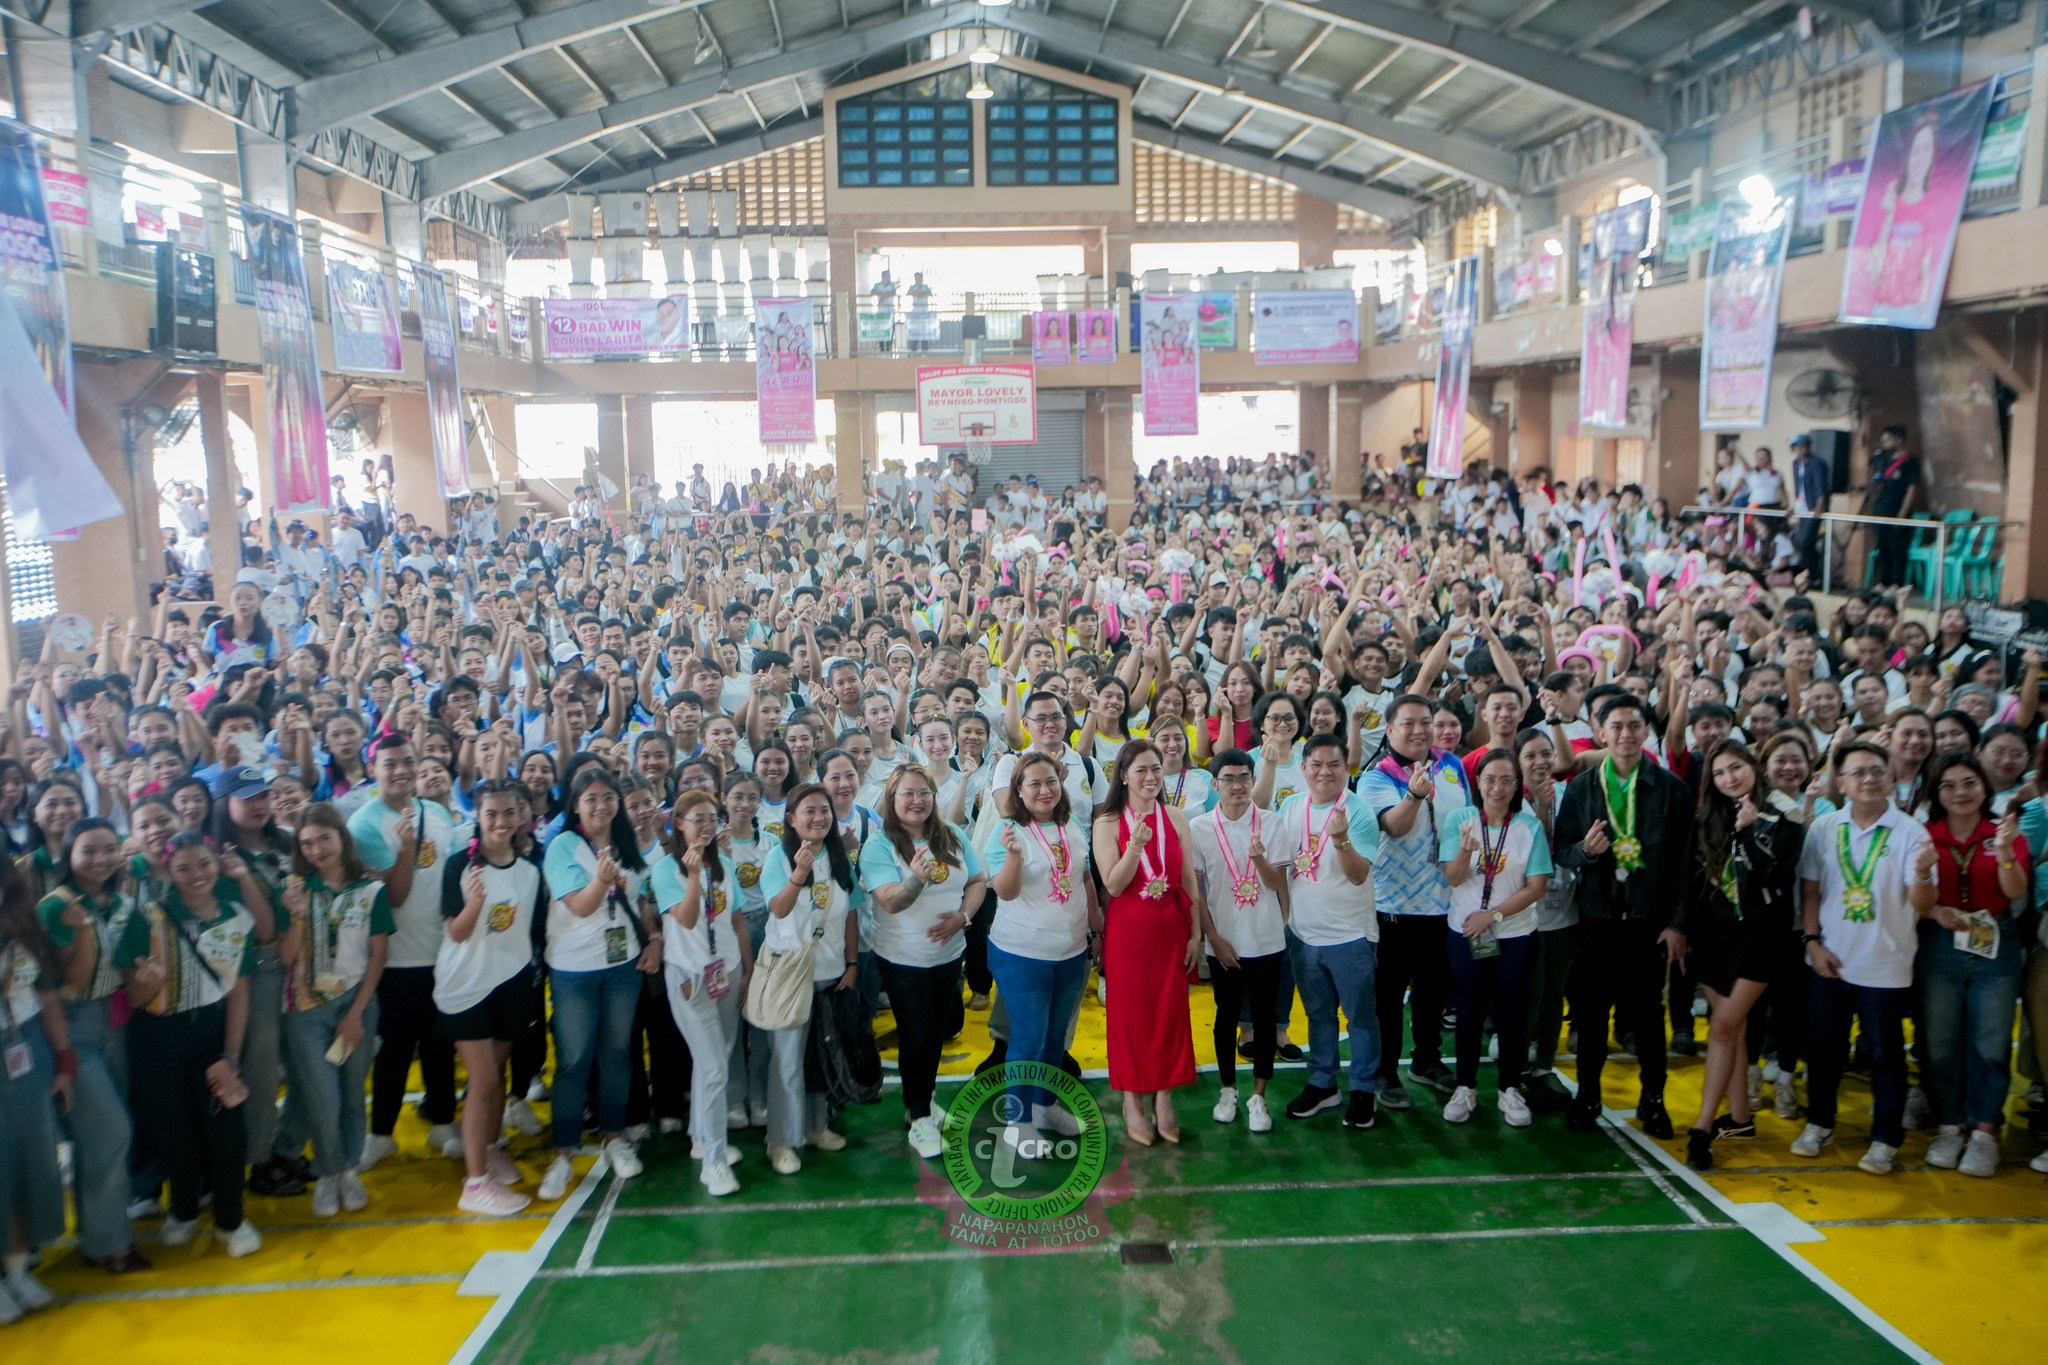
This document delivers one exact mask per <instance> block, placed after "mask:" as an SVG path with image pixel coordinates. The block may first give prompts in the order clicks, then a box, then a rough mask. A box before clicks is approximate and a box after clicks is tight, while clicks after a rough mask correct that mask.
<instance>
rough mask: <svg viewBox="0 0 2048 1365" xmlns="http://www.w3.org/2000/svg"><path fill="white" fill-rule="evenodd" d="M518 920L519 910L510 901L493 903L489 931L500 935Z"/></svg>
mask: <svg viewBox="0 0 2048 1365" xmlns="http://www.w3.org/2000/svg"><path fill="white" fill-rule="evenodd" d="M518 918H519V908H518V907H517V906H515V905H513V904H512V902H511V901H495V902H493V903H492V905H491V917H490V921H489V923H490V931H491V932H492V933H494V934H502V933H504V932H505V931H506V930H508V929H510V928H511V927H512V925H513V923H514V922H515V921H516V920H517V919H518Z"/></svg>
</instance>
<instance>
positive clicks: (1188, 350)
mask: <svg viewBox="0 0 2048 1365" xmlns="http://www.w3.org/2000/svg"><path fill="white" fill-rule="evenodd" d="M1205 297H1207V296H1206V295H1201V294H1147V295H1145V298H1144V328H1143V330H1142V331H1141V332H1140V334H1139V343H1138V346H1139V351H1138V355H1139V366H1138V373H1139V377H1140V380H1141V381H1142V383H1143V387H1144V394H1145V434H1146V435H1147V436H1193V435H1195V434H1196V428H1197V426H1198V425H1199V422H1200V413H1201V405H1202V404H1201V398H1202V353H1201V349H1200V346H1199V345H1198V343H1197V341H1196V338H1195V329H1196V327H1197V325H1198V324H1199V308H1200V304H1201V300H1202V299H1203V298H1205Z"/></svg>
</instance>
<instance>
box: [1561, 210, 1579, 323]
mask: <svg viewBox="0 0 2048 1365" xmlns="http://www.w3.org/2000/svg"><path fill="white" fill-rule="evenodd" d="M1557 244H1558V245H1559V246H1561V247H1563V248H1564V255H1562V256H1560V257H1558V261H1557V301H1558V302H1559V303H1561V304H1564V305H1565V306H1566V307H1570V306H1571V305H1572V304H1575V303H1577V302H1578V301H1579V216H1578V215H1577V214H1575V213H1567V214H1566V215H1565V216H1564V217H1563V218H1560V219H1559V220H1558V223H1557Z"/></svg>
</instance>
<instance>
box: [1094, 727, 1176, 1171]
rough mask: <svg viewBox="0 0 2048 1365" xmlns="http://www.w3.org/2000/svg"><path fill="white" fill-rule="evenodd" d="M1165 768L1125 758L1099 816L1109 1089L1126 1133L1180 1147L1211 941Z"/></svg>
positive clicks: (1136, 746)
mask: <svg viewBox="0 0 2048 1365" xmlns="http://www.w3.org/2000/svg"><path fill="white" fill-rule="evenodd" d="M1164 774H1165V768H1164V765H1163V764H1162V762H1161V760H1160V756H1159V750H1158V748H1157V747H1156V746H1154V745H1153V744H1152V743H1151V742H1150V741H1148V740H1133V741H1132V742H1131V743H1129V744H1127V745H1125V746H1124V749H1123V752H1122V753H1120V754H1118V755H1117V764H1116V771H1115V774H1114V776H1113V777H1112V778H1111V785H1110V789H1109V799H1108V800H1107V801H1105V802H1104V803H1103V805H1102V808H1101V809H1100V810H1099V811H1097V813H1096V817H1095V829H1094V832H1093V842H1094V845H1095V867H1096V870H1097V872H1098V873H1099V874H1100V876H1101V878H1102V885H1103V889H1104V890H1105V891H1107V892H1108V894H1109V905H1108V908H1107V909H1106V911H1105V912H1104V915H1105V920H1106V923H1105V925H1104V930H1103V948H1102V971H1103V977H1104V980H1106V981H1107V982H1108V985H1109V1008H1108V1016H1109V1019H1108V1032H1109V1086H1110V1089H1112V1090H1117V1091H1121V1092H1122V1094H1123V1097H1124V1128H1125V1130H1126V1131H1127V1132H1128V1133H1129V1134H1130V1135H1131V1140H1132V1141H1134V1142H1136V1143H1138V1144H1139V1145H1141V1146H1145V1147H1150V1146H1151V1145H1152V1140H1153V1138H1154V1137H1155V1136H1157V1137H1163V1138H1165V1139H1166V1140H1167V1141H1168V1142H1175V1143H1177V1142H1179V1141H1180V1123H1179V1121H1178V1120H1177V1119H1175V1118H1174V1114H1173V1096H1172V1094H1171V1092H1172V1090H1173V1088H1174V1087H1176V1086H1182V1085H1192V1084H1194V1080H1195V1042H1194V1032H1193V1029H1192V1028H1191V1027H1190V1025H1189V1023H1188V972H1189V970H1190V969H1192V968H1193V967H1194V965H1195V959H1196V956H1197V955H1198V954H1199V953H1200V952H1201V948H1202V933H1201V930H1200V928H1199V927H1198V926H1199V925H1200V923H1201V920H1200V918H1199V917H1198V916H1197V915H1196V913H1195V904H1196V901H1197V900H1198V899H1199V897H1200V895H1201V891H1200V889H1199V887H1198V886H1197V885H1196V882H1195V869H1194V863H1193V861H1192V860H1190V859H1188V858H1187V857H1186V856H1185V855H1184V853H1183V850H1185V849H1186V848H1187V847H1188V825H1187V818H1186V817H1185V816H1183V815H1182V814H1181V813H1180V812H1179V811H1177V810H1175V809H1173V808H1172V807H1171V806H1169V805H1167V804H1166V803H1165V802H1163V801H1161V800H1160V799H1159V795H1160V790H1161V788H1162V786H1163V785H1164Z"/></svg>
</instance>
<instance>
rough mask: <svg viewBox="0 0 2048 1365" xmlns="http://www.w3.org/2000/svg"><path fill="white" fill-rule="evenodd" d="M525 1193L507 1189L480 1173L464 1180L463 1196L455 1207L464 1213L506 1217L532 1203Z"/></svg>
mask: <svg viewBox="0 0 2048 1365" xmlns="http://www.w3.org/2000/svg"><path fill="white" fill-rule="evenodd" d="M532 1202H533V1201H532V1200H531V1199H528V1198H527V1197H526V1196H525V1195H523V1194H519V1193H517V1192H515V1191H512V1190H508V1189H506V1188H505V1187H504V1186H503V1185H500V1184H499V1183H498V1182H497V1181H495V1180H493V1179H491V1178H490V1177H489V1176H487V1175H480V1176H477V1177H475V1178H474V1179H471V1180H465V1181H463V1182H462V1198H460V1199H458V1200H456V1201H455V1207H456V1208H458V1209H461V1210H462V1211H463V1212H464V1213H481V1214H484V1215H486V1216H488V1217H491V1218H504V1217H508V1216H509V1215H511V1214H515V1213H517V1212H519V1211H520V1210H521V1209H523V1208H525V1207H526V1206H527V1205H528V1204H530V1203H532Z"/></svg>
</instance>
